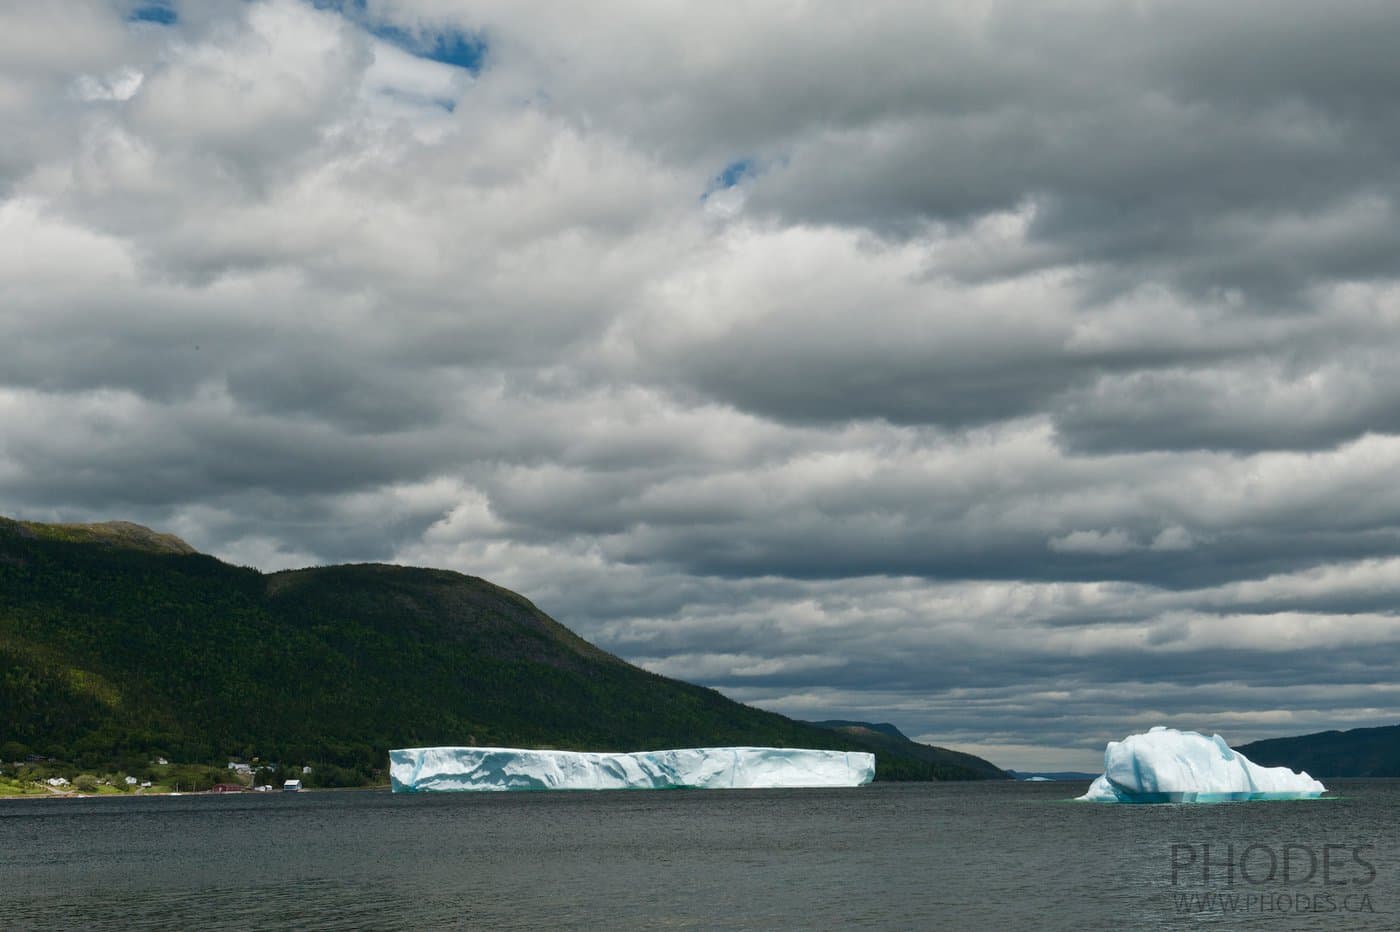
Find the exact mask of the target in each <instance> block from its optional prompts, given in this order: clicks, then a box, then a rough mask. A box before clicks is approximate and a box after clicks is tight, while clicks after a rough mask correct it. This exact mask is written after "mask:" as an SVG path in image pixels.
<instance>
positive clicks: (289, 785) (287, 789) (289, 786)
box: [282, 780, 301, 793]
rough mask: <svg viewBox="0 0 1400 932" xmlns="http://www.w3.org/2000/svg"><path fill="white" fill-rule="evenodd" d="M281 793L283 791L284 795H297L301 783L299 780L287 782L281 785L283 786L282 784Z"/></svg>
mask: <svg viewBox="0 0 1400 932" xmlns="http://www.w3.org/2000/svg"><path fill="white" fill-rule="evenodd" d="M282 791H283V792H284V793H299V792H301V781H300V780H288V781H287V782H286V783H283V784H282Z"/></svg>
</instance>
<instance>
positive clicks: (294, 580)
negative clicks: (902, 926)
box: [0, 519, 995, 779]
mask: <svg viewBox="0 0 1400 932" xmlns="http://www.w3.org/2000/svg"><path fill="white" fill-rule="evenodd" d="M0 708H3V709H6V710H7V712H6V715H5V717H4V718H3V720H0V746H4V745H5V744H6V743H7V742H17V743H18V744H22V745H25V746H27V747H29V748H31V749H33V750H34V751H37V752H39V753H43V754H50V755H52V756H64V757H67V758H71V759H75V760H83V761H87V762H90V763H94V764H95V763H97V762H105V761H113V760H119V759H131V758H133V757H135V756H141V755H149V754H151V753H155V752H163V753H166V754H169V755H171V756H172V757H175V758H179V759H181V760H186V761H217V760H219V759H221V758H224V757H226V756H244V757H252V756H254V755H259V756H261V757H262V758H263V759H269V758H272V759H282V760H292V759H295V760H304V761H326V762H332V763H336V764H340V765H343V766H359V767H361V768H366V767H370V766H382V760H383V755H384V752H385V750H386V749H387V748H390V747H404V746H413V745H430V744H459V743H464V742H467V741H469V740H475V741H476V742H477V743H479V744H500V745H517V746H533V747H565V748H590V749H600V750H601V749H611V750H635V749H641V748H656V747H668V746H669V747H675V746H687V745H690V746H694V745H709V744H758V745H774V746H805V747H833V748H848V749H863V750H874V751H876V752H877V757H878V759H879V764H878V766H879V772H880V776H881V778H886V779H888V778H895V779H901V778H902V779H930V778H934V777H939V778H944V779H947V778H954V779H959V778H960V779H975V778H978V777H981V776H986V775H987V774H986V772H985V771H984V770H982V769H979V768H968V769H959V768H956V767H955V768H952V769H949V768H948V767H947V766H944V764H943V763H935V762H932V761H929V760H926V759H923V758H921V757H920V756H919V755H918V754H910V753H907V751H908V749H901V748H897V747H892V746H888V743H887V742H885V741H883V740H873V739H870V736H862V735H857V734H846V733H840V732H832V731H828V730H823V729H818V728H815V727H812V726H809V725H806V724H803V723H799V722H794V721H792V720H790V719H787V718H784V717H782V716H779V715H775V714H772V713H768V712H763V711H761V710H758V709H753V708H750V707H748V706H743V705H740V704H738V703H735V702H733V701H731V700H728V699H726V698H724V697H723V696H722V695H720V694H719V693H718V692H715V691H714V690H710V689H705V688H702V687H698V686H693V685H690V684H687V683H682V682H679V681H676V680H670V679H666V678H664V677H661V676H657V675H655V674H651V673H648V672H646V671H644V670H641V669H639V668H637V667H634V666H631V665H630V664H627V663H625V662H623V661H622V660H620V659H618V658H616V657H614V656H612V655H610V654H607V653H606V652H604V651H602V650H599V649H598V648H596V647H594V646H593V645H591V644H588V643H587V642H585V641H584V640H582V639H581V638H579V637H577V636H576V635H574V634H573V633H572V632H570V631H569V630H568V629H566V628H564V627H563V626H562V625H560V624H558V623H557V622H555V621H554V620H552V619H551V618H549V617H548V616H547V615H545V614H544V613H543V612H540V611H539V610H538V609H537V608H535V606H534V605H532V604H531V603H530V602H529V601H528V600H527V599H525V598H523V597H522V596H520V595H517V594H516V593H513V592H510V591H508V590H505V589H502V588H500V587H498V586H494V585H492V584H491V583H488V582H486V581H484V580H481V579H476V578H474V577H469V576H463V575H461V574H457V573H451V572H446V571H441V570H427V569H413V568H407V567H396V566H383V565H361V566H335V567H324V568H317V569H307V570H296V571H290V572H283V573H275V574H270V575H264V574H261V573H259V572H257V571H255V570H252V569H247V568H239V567H233V566H229V565H227V564H224V563H221V562H219V561H218V560H215V559H214V558H212V557H208V556H204V555H200V554H197V553H194V552H193V551H192V550H190V548H188V547H187V546H186V545H185V544H184V543H183V542H182V541H179V540H178V539H177V538H173V537H169V536H168V535H157V534H154V533H153V532H150V531H146V530H145V529H144V528H138V527H136V526H134V525H127V524H114V525H94V526H74V525H66V526H65V525H37V524H22V523H19V522H11V521H5V520H3V519H0ZM875 738H877V739H878V738H883V736H875ZM916 747H922V746H916ZM973 760H974V761H976V760H977V759H976V758H973ZM981 763H983V764H985V762H981ZM992 769H993V770H995V768H992Z"/></svg>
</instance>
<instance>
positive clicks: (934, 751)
mask: <svg viewBox="0 0 1400 932" xmlns="http://www.w3.org/2000/svg"><path fill="white" fill-rule="evenodd" d="M810 724H812V725H815V726H817V727H818V728H826V729H829V730H831V731H835V732H837V733H839V734H843V735H847V736H849V737H852V738H857V739H859V740H861V741H865V742H869V743H870V744H871V745H873V746H874V747H877V748H883V749H885V750H886V751H887V752H890V753H898V754H901V755H907V756H909V757H914V758H917V759H918V760H921V761H924V762H925V763H926V764H928V765H929V767H930V768H932V770H933V773H934V774H935V775H936V776H937V777H938V779H942V780H947V779H966V778H965V777H959V776H955V774H959V773H961V772H964V771H970V772H972V773H975V774H977V775H978V778H979V779H983V780H1006V779H1009V778H1010V775H1009V774H1008V773H1007V772H1006V771H1004V770H1002V769H1001V768H1000V767H998V766H996V765H995V764H993V763H991V762H989V761H985V760H983V759H982V758H980V757H977V756H975V755H972V754H965V753H963V752H962V751H954V750H951V749H949V748H940V747H935V746H934V745H931V744H920V743H919V742H917V741H913V740H910V739H909V738H908V737H907V736H905V734H904V733H903V732H902V731H900V730H899V729H898V728H896V727H895V726H893V725H891V724H890V723H889V722H881V723H878V724H874V723H871V722H852V721H844V720H841V719H831V720H828V721H824V722H811V723H810Z"/></svg>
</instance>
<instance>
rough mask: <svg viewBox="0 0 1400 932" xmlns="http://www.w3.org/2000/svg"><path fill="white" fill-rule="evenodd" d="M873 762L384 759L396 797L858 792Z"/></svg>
mask: <svg viewBox="0 0 1400 932" xmlns="http://www.w3.org/2000/svg"><path fill="white" fill-rule="evenodd" d="M874 777H875V755H874V754H867V753H864V752H861V751H814V750H807V749H803V748H683V749H679V750H670V751H636V752H633V753H630V754H610V753H594V752H584V751H532V750H524V749H521V748H474V747H468V748H452V747H442V748H405V749H402V750H394V751H390V752H389V782H390V784H391V786H392V787H393V791H394V792H395V793H424V792H442V791H452V790H666V789H707V790H708V789H740V788H743V789H754V788H759V787H816V786H864V785H865V784H867V783H869V782H870V781H871V780H872V779H874Z"/></svg>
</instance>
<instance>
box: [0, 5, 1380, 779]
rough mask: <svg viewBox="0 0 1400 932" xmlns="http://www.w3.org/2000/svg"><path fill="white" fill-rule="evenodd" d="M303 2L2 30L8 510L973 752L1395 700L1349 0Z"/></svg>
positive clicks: (1011, 753)
mask: <svg viewBox="0 0 1400 932" xmlns="http://www.w3.org/2000/svg"><path fill="white" fill-rule="evenodd" d="M60 7H61V9H60ZM341 7H342V8H337V5H335V4H312V3H309V2H301V0H256V2H251V3H245V2H241V0H240V2H234V0H227V2H216V3H207V4H205V3H201V4H192V3H175V4H173V5H171V7H170V11H171V14H170V15H169V16H163V17H161V18H160V19H161V20H169V22H164V21H155V22H152V21H150V20H148V19H144V18H142V17H141V16H138V15H134V14H135V13H136V11H137V7H136V6H134V5H132V4H129V3H119V2H112V3H108V2H100V0H67V2H65V3H64V4H61V5H57V6H55V5H42V4H20V5H11V7H10V8H7V9H5V10H3V11H0V122H2V123H3V125H4V127H5V130H6V132H5V144H4V145H2V146H0V346H3V347H4V350H3V352H0V512H3V513H5V514H9V515H13V516H18V517H24V518H32V519H39V520H87V519H105V518H120V519H127V520H137V521H142V522H144V523H148V524H152V525H154V526H157V527H160V528H161V529H164V530H170V531H173V532H175V533H178V534H181V535H182V536H184V537H186V538H187V539H188V540H189V541H190V542H191V543H193V544H194V545H196V546H198V547H201V548H203V549H205V550H208V551H210V552H213V553H216V554H218V555H220V556H221V557H223V558H225V559H228V560H232V561H234V562H238V563H244V564H251V565H257V566H261V567H263V568H267V569H274V568H281V567H285V566H293V565H305V564H310V563H325V562H337V561H356V560H391V561H398V562H405V563H416V564H427V565H433V566H444V567H450V568H453V569H459V570H462V571H465V572H469V573H473V574H476V575H481V576H485V577H487V578H490V579H493V580H495V581H498V582H500V583H502V584H504V585H509V586H512V587H514V588H517V589H520V590H521V591H523V592H525V593H526V594H527V595H528V596H530V597H531V598H532V599H534V600H535V601H536V602H537V603H538V604H540V605H542V606H543V607H545V608H546V609H547V610H549V611H551V612H552V613H553V614H555V615H556V616H557V617H559V618H560V620H562V621H563V622H565V623H566V624H569V625H571V626H572V627H574V628H575V629H576V630H578V631H579V632H580V633H581V634H583V635H585V636H587V637H589V638H591V639H593V640H595V641H597V642H598V643H600V644H601V645H603V646H604V647H606V648H607V649H609V650H613V651H615V652H617V653H619V654H621V655H622V656H625V657H627V658H629V659H632V660H634V661H636V662H639V663H643V664H645V665H646V666H648V667H649V668H651V669H654V670H657V671H660V672H663V673H668V674H673V675H678V676H683V677H686V678H689V679H694V680H698V681H701V682H704V683H707V684H711V685H715V686H717V687H719V688H722V689H723V690H725V691H726V692H727V693H729V694H730V695H733V696H735V697H736V698H740V699H743V700H746V701H753V702H758V703H760V704H762V705H764V706H765V707H769V708H773V709H776V710H779V711H783V712H785V713H789V714H793V715H798V716H803V717H810V718H830V717H853V718H870V719H878V720H893V721H895V722H897V723H898V724H900V725H901V727H903V728H905V730H906V731H908V732H910V733H911V734H917V735H922V736H925V737H927V738H929V739H931V740H938V741H940V742H942V743H947V744H953V745H955V746H958V747H965V748H967V749H969V750H973V751H976V752H980V753H984V754H986V755H987V756H989V757H991V758H992V759H994V760H996V761H998V762H999V763H1002V764H1003V765H1006V766H1020V767H1023V768H1024V767H1029V766H1035V765H1038V764H1044V765H1046V766H1050V765H1054V766H1057V767H1067V766H1073V767H1080V768H1089V767H1092V766H1093V759H1094V756H1095V751H1096V750H1097V749H1099V748H1101V747H1102V743H1103V741H1104V740H1106V739H1107V738H1112V737H1117V736H1120V735H1121V734H1122V733H1124V732H1125V731H1127V730H1130V729H1133V728H1138V727H1145V726H1148V725H1152V724H1157V723H1159V722H1160V723H1165V724H1173V725H1177V726H1182V727H1194V728H1204V729H1219V730H1222V731H1223V732H1224V733H1225V734H1226V735H1227V737H1229V738H1230V739H1231V740H1232V741H1243V740H1249V739H1252V738H1258V737H1265V736H1271V735H1280V734H1290V733H1300V732H1303V731H1307V730H1314V729H1321V728H1328V727H1344V726H1347V725H1366V724H1379V723H1386V722H1391V721H1393V720H1394V719H1395V718H1396V715H1397V713H1400V704H1397V695H1396V689H1395V687H1393V686H1392V685H1391V684H1390V682H1389V680H1390V679H1393V676H1392V675H1391V673H1390V671H1391V670H1393V668H1394V665H1395V661H1396V660H1397V658H1400V620H1397V618H1396V616H1395V615H1394V614H1393V606H1394V604H1395V599H1396V597H1397V596H1400V493H1397V491H1396V489H1395V485H1394V482H1393V477H1394V475H1395V474H1396V471H1397V468H1400V421H1398V420H1397V415H1396V412H1397V411H1400V404H1398V403H1397V402H1400V381H1397V377H1396V376H1395V374H1394V371H1393V370H1394V366H1393V364H1392V360H1393V359H1394V358H1395V357H1396V355H1397V351H1400V282H1397V278H1398V277H1400V276H1398V275H1397V272H1396V267H1395V263H1394V256H1395V255H1396V254H1397V247H1400V217H1397V198H1400V169H1397V165H1400V162H1397V160H1396V159H1395V157H1394V155H1395V152H1396V150H1397V145H1400V109H1397V104H1396V101H1397V100H1400V66H1397V65H1396V63H1395V56H1394V54H1393V49H1391V48H1390V46H1391V45H1392V44H1393V43H1392V42H1391V41H1390V37H1391V36H1393V35H1394V34H1395V32H1396V29H1397V27H1400V14H1397V12H1396V11H1395V9H1394V7H1393V4H1387V3H1380V2H1375V3H1367V2H1357V3H1348V4H1343V5H1341V6H1332V7H1323V6H1319V5H1316V4H1312V5H1307V4H1287V5H1283V6H1280V5H1279V4H1276V3H1262V2H1261V3H1255V2H1241V3H1231V4H1227V5H1221V4H1207V3H1195V2H1189V3H1163V2H1145V3H1137V4H1128V5H1124V4H1108V3H1096V2H1070V3H1063V4H1053V5H1045V4H1031V3H1013V2H988V3H978V4H957V5H955V4H948V5H933V6H930V5H926V4H925V5H917V4H908V3H895V2H872V3H865V4H861V5H859V6H858V7H857V6H853V5H850V4H845V3H836V2H816V0H813V2H799V3H791V4H757V5H750V6H748V7H746V8H744V9H739V8H735V9H733V10H729V11H727V12H726V14H725V15H723V16H719V15H716V14H715V12H714V10H713V8H710V7H704V6H701V5H698V4H693V5H677V4H664V5H659V4H649V3H631V2H624V0H615V2H613V0H609V2H603V3H598V4H594V5H593V6H592V7H591V8H590V15H589V16H588V17H586V18H585V17H571V16H568V15H561V14H560V13H559V11H558V9H557V8H556V7H552V6H547V5H543V4H534V3H519V2H510V3H507V2H491V0H481V2H473V3H460V2H454V0H367V2H365V3H363V4H344V5H341ZM463 37H466V38H469V39H470V40H471V42H472V43H477V44H478V45H479V54H478V55H477V56H476V57H475V58H474V59H473V60H472V61H470V62H466V61H462V60H458V61H455V62H454V61H452V60H438V59H443V58H447V59H450V58H451V56H444V55H442V54H438V52H440V50H441V49H443V48H447V47H450V46H451V45H452V43H453V42H458V43H459V44H460V42H462V41H465V39H464V38H463ZM449 40H450V41H449ZM474 47H477V46H474ZM464 65H470V67H464ZM1128 697H1135V698H1128Z"/></svg>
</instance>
